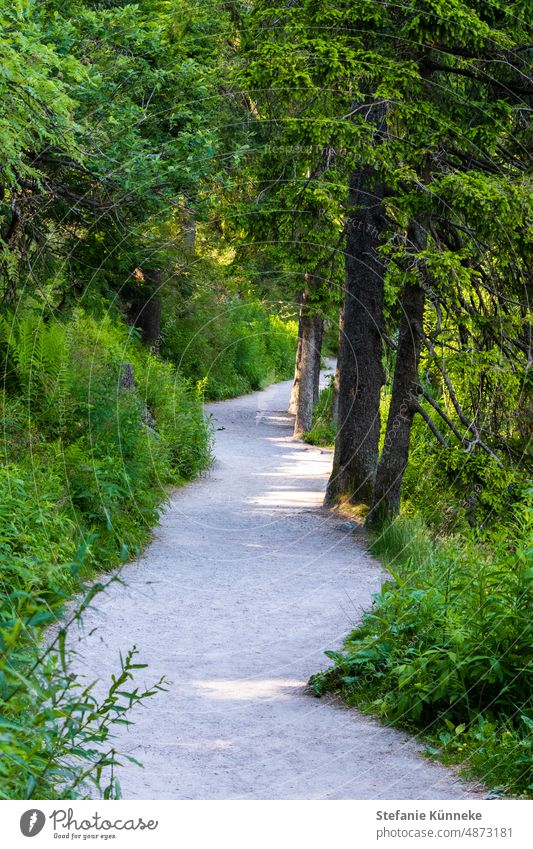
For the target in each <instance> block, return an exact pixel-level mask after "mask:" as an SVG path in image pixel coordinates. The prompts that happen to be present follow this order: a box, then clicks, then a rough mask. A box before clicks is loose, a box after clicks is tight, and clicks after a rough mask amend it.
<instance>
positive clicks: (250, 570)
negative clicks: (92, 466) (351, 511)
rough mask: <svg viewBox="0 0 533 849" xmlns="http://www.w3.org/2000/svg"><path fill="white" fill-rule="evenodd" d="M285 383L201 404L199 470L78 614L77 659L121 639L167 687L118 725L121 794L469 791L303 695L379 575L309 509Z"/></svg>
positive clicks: (105, 665)
mask: <svg viewBox="0 0 533 849" xmlns="http://www.w3.org/2000/svg"><path fill="white" fill-rule="evenodd" d="M289 394H290V383H288V382H287V383H280V384H277V385H275V386H272V387H270V388H269V389H267V390H266V391H264V392H257V393H254V394H253V395H248V396H245V397H242V398H237V399H235V400H231V401H224V402H221V403H218V404H211V405H209V406H208V408H207V409H208V411H209V412H210V413H211V414H212V415H213V419H214V423H215V426H216V428H217V432H216V458H217V459H216V464H215V466H214V469H213V470H212V472H211V473H210V474H209V475H207V476H206V477H205V478H203V479H201V480H198V481H196V482H194V483H192V484H190V485H188V486H187V487H185V488H183V489H180V490H178V491H176V492H175V493H174V494H173V496H172V499H171V503H170V506H169V508H168V509H167V511H166V512H165V515H164V517H163V519H162V521H161V524H160V526H159V527H158V528H157V530H156V532H155V538H154V541H153V542H152V544H151V545H150V546H149V547H148V548H147V550H146V552H145V554H144V556H143V557H142V558H141V559H139V560H138V561H136V562H135V563H133V564H130V565H128V566H127V567H126V568H125V569H124V570H123V575H122V577H123V578H124V580H125V581H126V582H127V586H126V587H124V586H120V585H119V584H116V585H113V586H112V587H111V588H110V589H109V590H108V591H107V592H106V594H105V595H104V596H101V597H98V598H97V599H96V602H95V605H96V609H91V610H89V611H87V613H86V614H85V617H84V624H85V633H86V634H88V635H89V636H87V637H84V638H83V640H82V641H81V643H80V646H78V651H81V655H80V658H79V660H78V661H77V662H78V668H79V669H80V671H83V672H84V673H85V674H87V675H89V676H91V677H92V676H95V677H105V676H106V675H108V674H109V673H110V671H113V670H114V669H116V666H117V656H118V651H119V649H121V650H123V651H124V650H125V649H127V648H128V647H130V646H131V645H133V644H136V645H137V647H138V648H139V649H140V651H141V660H143V661H145V662H147V663H149V664H150V668H149V669H148V670H145V672H146V681H147V683H151V682H152V681H154V680H156V679H157V678H158V677H159V676H161V675H166V676H167V677H168V678H169V679H170V680H171V681H172V682H173V683H172V686H171V688H170V692H169V693H167V694H161V695H158V696H156V697H154V698H153V699H150V700H149V701H148V702H147V703H146V706H145V707H142V708H140V707H138V708H136V709H135V711H134V714H133V717H132V718H133V719H134V720H135V725H134V726H132V727H131V728H129V729H127V728H125V729H124V731H123V732H122V733H121V737H120V738H119V742H118V747H119V749H120V750H121V751H128V752H129V753H130V754H132V755H133V756H134V757H135V758H137V759H139V760H140V761H141V762H142V763H143V764H144V767H145V768H144V769H139V768H138V767H136V766H134V765H129V764H127V763H126V765H125V766H124V768H123V769H122V771H121V783H122V789H123V794H124V798H126V799H465V798H474V797H475V795H476V794H475V791H473V790H471V789H469V788H468V787H467V786H466V785H464V784H462V783H461V782H459V781H458V779H457V778H456V776H455V775H454V774H453V773H452V772H451V771H449V770H446V769H445V768H444V767H442V766H440V765H438V764H434V763H431V762H429V761H428V760H426V759H424V758H423V757H422V756H421V754H420V747H418V746H417V744H416V743H415V741H414V740H412V739H410V738H408V737H407V736H405V735H404V734H402V733H401V732H398V731H395V730H393V729H389V728H384V727H382V726H380V725H379V724H378V723H376V722H374V721H373V720H371V719H369V718H367V717H365V716H362V715H360V714H358V713H357V712H355V711H351V710H347V709H345V708H343V707H341V706H339V705H338V704H336V703H335V702H334V701H332V700H328V699H315V698H314V697H313V696H310V695H307V694H306V693H305V692H304V687H305V684H306V681H307V679H308V678H309V676H310V675H311V674H312V673H314V672H316V671H318V670H320V669H323V668H324V667H325V665H326V664H327V663H328V661H327V659H326V658H325V657H324V655H323V652H324V650H325V649H328V648H334V647H336V646H338V645H340V643H341V641H342V638H343V637H344V636H345V634H346V632H347V631H348V630H349V628H350V626H351V625H352V624H353V622H354V620H355V619H356V618H357V617H358V616H359V615H360V613H361V611H362V610H363V609H364V608H365V607H367V606H368V604H369V600H370V596H371V593H373V592H375V591H376V590H377V588H378V587H379V585H380V582H381V581H382V579H383V572H382V570H381V568H380V566H379V564H377V563H376V562H375V561H374V560H373V559H372V558H371V557H370V556H369V555H368V554H367V553H366V552H365V551H364V550H363V549H362V548H361V547H360V546H359V545H358V544H357V542H356V541H355V540H354V539H353V538H352V537H351V535H350V526H349V524H348V526H347V523H346V522H344V521H343V520H342V519H341V518H339V517H338V516H336V515H335V514H334V513H326V512H325V511H322V509H321V502H322V497H323V491H324V488H325V485H326V481H327V477H328V473H329V470H330V465H331V452H329V451H324V450H321V449H319V448H313V447H309V446H306V445H304V444H303V443H302V442H298V441H295V440H293V439H292V437H291V431H292V419H291V417H290V416H288V414H287V413H286V412H285V410H286V408H287V405H288V398H289ZM93 629H96V630H94V631H93ZM91 631H92V633H91Z"/></svg>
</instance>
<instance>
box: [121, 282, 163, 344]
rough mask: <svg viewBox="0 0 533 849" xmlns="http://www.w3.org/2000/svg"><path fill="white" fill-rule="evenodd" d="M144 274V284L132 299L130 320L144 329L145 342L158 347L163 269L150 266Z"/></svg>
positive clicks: (143, 337)
mask: <svg viewBox="0 0 533 849" xmlns="http://www.w3.org/2000/svg"><path fill="white" fill-rule="evenodd" d="M142 274H143V278H144V280H143V285H142V288H141V289H140V291H139V294H138V296H136V297H134V299H133V301H132V304H131V307H130V310H129V316H130V321H131V323H132V324H133V325H135V327H138V328H139V329H140V330H141V331H142V339H143V342H144V344H145V345H150V346H151V347H155V348H157V345H158V343H159V338H160V336H161V269H159V268H149V269H146V270H143V272H142Z"/></svg>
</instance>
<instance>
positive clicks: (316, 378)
mask: <svg viewBox="0 0 533 849" xmlns="http://www.w3.org/2000/svg"><path fill="white" fill-rule="evenodd" d="M315 318H316V328H315V345H314V358H315V368H314V372H313V407H314V406H315V404H316V402H317V401H318V396H319V395H320V363H321V361H322V340H323V338H324V319H323V318H319V317H318V316H315Z"/></svg>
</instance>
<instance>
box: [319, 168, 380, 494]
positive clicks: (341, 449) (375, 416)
mask: <svg viewBox="0 0 533 849" xmlns="http://www.w3.org/2000/svg"><path fill="white" fill-rule="evenodd" d="M383 194H384V189H383V185H382V184H381V183H380V182H379V179H378V178H377V176H376V174H375V172H374V171H373V170H372V169H371V168H365V169H362V170H361V171H356V172H354V173H353V174H352V175H351V178H350V186H349V204H350V209H351V211H350V215H349V218H348V223H347V234H346V296H345V302H344V336H343V344H342V346H341V350H340V351H339V402H338V425H339V426H338V430H337V437H336V440H335V455H334V459H333V471H332V473H331V477H330V479H329V482H328V487H327V491H326V498H325V502H324V503H325V505H326V506H327V507H332V506H333V505H334V504H336V503H337V502H338V501H339V500H340V499H341V498H344V497H345V498H348V499H349V500H350V501H351V502H352V503H366V504H369V503H370V499H371V496H372V490H373V486H374V479H375V474H376V468H377V461H378V445H379V431H380V415H379V402H380V390H381V385H382V383H383V380H384V372H383V366H382V363H381V357H382V338H381V336H382V325H383V277H384V266H383V263H382V261H381V259H380V257H379V256H378V252H377V249H378V247H379V244H380V235H381V231H382V229H383V224H384V221H385V212H384V209H383Z"/></svg>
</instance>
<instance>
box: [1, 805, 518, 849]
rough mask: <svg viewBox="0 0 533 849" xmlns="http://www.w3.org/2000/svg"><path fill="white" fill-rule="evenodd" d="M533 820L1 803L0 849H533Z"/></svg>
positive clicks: (439, 810) (424, 811)
mask: <svg viewBox="0 0 533 849" xmlns="http://www.w3.org/2000/svg"><path fill="white" fill-rule="evenodd" d="M532 814H533V803H532V802H526V801H524V802H520V801H507V800H494V801H472V802H464V801H454V802H452V801H443V802H428V801H421V802H415V801H408V802H406V801H386V802H375V801H353V802H350V801H281V802H280V801H275V802H269V801H265V802H258V801H227V802H225V801H205V802H202V801H198V802H196V801H195V802H189V801H161V802H159V801H135V802H132V801H115V802H98V801H95V802H86V801H83V802H54V801H52V802H50V801H35V802H32V803H29V802H18V801H17V802H1V803H0V816H1V825H2V840H1V844H0V845H1V846H2V847H6V849H8V847H9V849H12V847H21V846H24V847H29V846H32V847H35V849H41V847H49V846H55V847H58V846H61V845H65V844H66V845H67V846H69V847H70V846H72V844H73V843H74V844H78V845H80V846H81V845H85V846H87V845H92V846H100V847H102V846H104V845H107V846H115V847H117V849H129V847H141V846H142V847H154V849H155V847H158V849H159V847H162V849H166V847H184V849H190V848H191V849H213V847H218V846H223V847H231V849H300V847H305V849H329V847H333V846H334V847H339V849H350V847H353V849H368V848H369V847H377V849H379V847H383V849H387V847H409V849H425V847H427V849H430V847H435V849H437V847H441V846H448V847H457V849H467V847H468V849H470V847H472V849H474V847H477V849H480V847H489V846H490V847H496V846H498V847H499V846H502V847H510V849H511V847H512V848H513V849H526V847H527V849H531V847H532V846H533V839H532V831H533V829H532V825H531V817H532ZM32 841H34V842H32ZM67 841H68V842H67Z"/></svg>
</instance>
